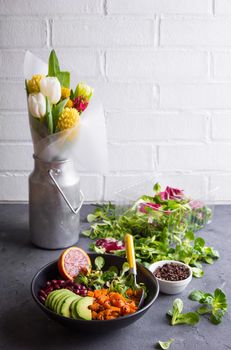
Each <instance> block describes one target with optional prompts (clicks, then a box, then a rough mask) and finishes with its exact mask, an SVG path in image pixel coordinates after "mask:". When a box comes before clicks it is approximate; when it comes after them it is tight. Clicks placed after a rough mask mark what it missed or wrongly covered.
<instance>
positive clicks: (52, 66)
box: [48, 50, 60, 77]
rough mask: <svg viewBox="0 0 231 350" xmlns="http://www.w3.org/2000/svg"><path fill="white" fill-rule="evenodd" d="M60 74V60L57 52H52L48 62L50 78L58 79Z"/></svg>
mask: <svg viewBox="0 0 231 350" xmlns="http://www.w3.org/2000/svg"><path fill="white" fill-rule="evenodd" d="M58 72H60V68H59V60H58V57H57V56H56V53H55V50H52V51H51V53H50V56H49V62H48V76H49V77H56V76H57V73H58Z"/></svg>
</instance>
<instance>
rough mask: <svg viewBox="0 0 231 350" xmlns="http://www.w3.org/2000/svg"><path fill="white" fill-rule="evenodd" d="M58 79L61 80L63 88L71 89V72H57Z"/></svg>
mask: <svg viewBox="0 0 231 350" xmlns="http://www.w3.org/2000/svg"><path fill="white" fill-rule="evenodd" d="M56 77H57V78H58V79H59V82H60V84H61V86H64V87H66V88H69V87H70V72H57V73H56Z"/></svg>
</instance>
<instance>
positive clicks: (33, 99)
mask: <svg viewBox="0 0 231 350" xmlns="http://www.w3.org/2000/svg"><path fill="white" fill-rule="evenodd" d="M28 106H29V111H30V113H31V114H32V115H33V117H35V118H41V117H44V115H45V114H46V99H45V97H44V96H43V94H41V92H38V93H34V94H30V95H29V97H28Z"/></svg>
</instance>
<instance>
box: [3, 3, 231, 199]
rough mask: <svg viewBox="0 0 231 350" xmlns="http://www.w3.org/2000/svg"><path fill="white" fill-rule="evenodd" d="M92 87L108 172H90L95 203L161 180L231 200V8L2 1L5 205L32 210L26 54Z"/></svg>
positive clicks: (88, 188)
mask: <svg viewBox="0 0 231 350" xmlns="http://www.w3.org/2000/svg"><path fill="white" fill-rule="evenodd" d="M51 48H55V49H56V50H57V53H58V56H59V57H60V60H61V62H62V67H64V68H65V69H70V70H75V71H77V73H78V76H77V77H78V79H81V80H86V81H87V82H89V84H94V87H95V89H96V90H97V92H98V93H99V95H100V96H101V98H102V102H103V105H104V109H105V115H106V123H107V131H108V150H109V172H108V174H104V175H102V174H89V173H82V174H81V182H82V189H83V191H84V192H85V196H86V200H87V201H93V202H94V201H102V200H114V199H115V191H117V190H119V189H120V188H122V187H126V186H130V185H132V184H133V183H136V182H137V181H140V180H145V179H147V178H148V179H149V178H150V177H153V179H154V180H153V181H155V179H157V180H159V181H161V182H162V183H163V184H164V185H165V184H170V185H173V186H175V185H176V186H180V187H182V188H185V190H186V191H188V192H190V193H192V194H194V195H195V196H197V197H200V194H201V196H203V195H204V193H207V192H209V191H210V190H211V189H213V188H215V187H219V190H218V191H217V192H216V194H215V199H216V200H217V201H219V202H231V190H230V188H231V161H230V159H231V1H230V0H126V1H124V0H40V1H31V0H17V1H15V0H0V201H6V200H12V201H13V200H19V201H21V200H27V198H28V188H27V187H28V185H27V178H28V174H29V173H30V171H31V169H32V167H33V161H32V144H31V137H30V132H29V126H28V121H27V114H26V98H25V92H24V82H23V59H24V53H25V50H26V49H30V50H31V51H32V52H34V53H35V54H36V55H38V56H39V57H41V58H42V59H44V60H47V58H48V55H49V52H50V50H51Z"/></svg>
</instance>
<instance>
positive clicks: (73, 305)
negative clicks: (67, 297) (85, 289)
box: [70, 295, 82, 319]
mask: <svg viewBox="0 0 231 350" xmlns="http://www.w3.org/2000/svg"><path fill="white" fill-rule="evenodd" d="M76 297H77V299H76V300H74V301H72V303H71V305H70V314H71V318H75V319H77V318H78V315H77V313H76V304H77V303H78V301H79V300H80V299H82V297H81V296H80V295H76Z"/></svg>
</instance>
